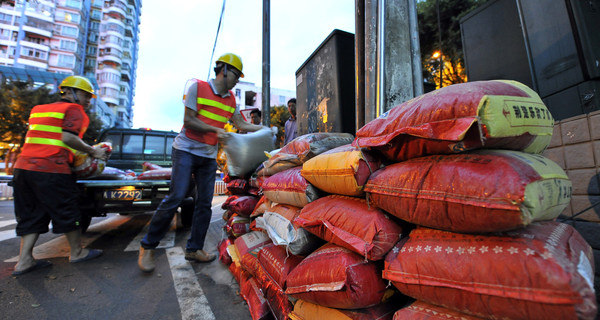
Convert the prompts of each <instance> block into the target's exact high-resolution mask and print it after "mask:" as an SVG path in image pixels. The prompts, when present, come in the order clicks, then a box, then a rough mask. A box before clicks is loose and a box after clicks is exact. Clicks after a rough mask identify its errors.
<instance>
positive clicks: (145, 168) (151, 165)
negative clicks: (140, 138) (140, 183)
mask: <svg viewBox="0 0 600 320" xmlns="http://www.w3.org/2000/svg"><path fill="white" fill-rule="evenodd" d="M158 169H164V168H163V167H161V166H159V165H157V164H154V163H152V162H148V161H144V163H142V171H148V170H158Z"/></svg>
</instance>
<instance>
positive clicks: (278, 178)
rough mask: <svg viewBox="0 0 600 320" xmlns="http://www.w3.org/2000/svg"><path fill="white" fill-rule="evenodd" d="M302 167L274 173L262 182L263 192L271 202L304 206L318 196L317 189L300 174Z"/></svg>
mask: <svg viewBox="0 0 600 320" xmlns="http://www.w3.org/2000/svg"><path fill="white" fill-rule="evenodd" d="M301 170H302V167H294V168H291V169H287V170H285V171H282V172H279V173H276V174H274V175H272V176H270V177H268V178H267V179H265V182H264V183H263V193H264V195H265V197H267V198H268V199H269V200H271V201H272V202H277V203H283V204H289V205H292V206H296V207H304V206H305V205H306V204H307V203H309V202H311V201H313V200H315V199H317V198H319V195H320V194H319V191H318V190H317V189H316V188H315V187H313V186H312V185H311V184H310V183H308V181H306V179H304V177H302V175H301V174H300V171H301Z"/></svg>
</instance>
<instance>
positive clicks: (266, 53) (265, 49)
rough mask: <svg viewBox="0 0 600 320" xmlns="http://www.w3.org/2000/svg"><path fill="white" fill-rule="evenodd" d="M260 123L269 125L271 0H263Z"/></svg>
mask: <svg viewBox="0 0 600 320" xmlns="http://www.w3.org/2000/svg"><path fill="white" fill-rule="evenodd" d="M262 58H263V62H262V123H263V125H265V126H267V127H270V126H271V106H270V104H271V0H263V39H262Z"/></svg>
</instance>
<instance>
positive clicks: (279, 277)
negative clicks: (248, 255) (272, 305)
mask: <svg viewBox="0 0 600 320" xmlns="http://www.w3.org/2000/svg"><path fill="white" fill-rule="evenodd" d="M302 259H303V258H302V257H300V256H295V255H290V254H288V253H287V252H286V250H285V248H284V247H282V246H277V245H275V244H271V245H267V246H264V247H263V248H262V249H261V250H260V251H259V252H258V262H259V263H260V265H261V266H262V267H263V269H264V270H265V273H266V274H267V275H268V276H269V279H270V280H272V281H274V282H275V283H276V284H277V285H278V286H279V287H280V288H282V289H285V282H286V279H287V276H288V274H289V273H290V272H291V271H292V270H294V268H295V267H296V266H297V265H298V264H299V263H300V261H302Z"/></svg>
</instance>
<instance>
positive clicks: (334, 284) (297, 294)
mask: <svg viewBox="0 0 600 320" xmlns="http://www.w3.org/2000/svg"><path fill="white" fill-rule="evenodd" d="M286 283H287V288H286V290H285V293H286V294H288V295H290V296H292V297H294V298H297V299H302V300H306V301H309V302H312V303H316V304H319V305H322V306H325V307H330V308H339V309H361V308H367V307H371V306H374V305H376V304H379V303H381V302H382V300H383V298H384V296H385V291H386V289H385V286H386V283H385V282H384V281H383V279H382V278H381V271H380V270H379V268H378V267H377V265H375V264H374V263H373V262H366V261H365V260H364V258H363V257H361V256H360V255H358V254H356V253H354V252H352V251H350V250H348V249H346V248H343V247H340V246H337V245H334V244H331V243H328V244H326V245H324V246H322V247H321V248H319V249H317V250H316V251H315V252H313V253H311V254H310V255H309V256H308V257H306V258H304V260H302V262H300V263H299V264H298V265H297V266H296V267H295V268H294V270H292V272H290V274H289V275H288V277H287V281H286Z"/></svg>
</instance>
